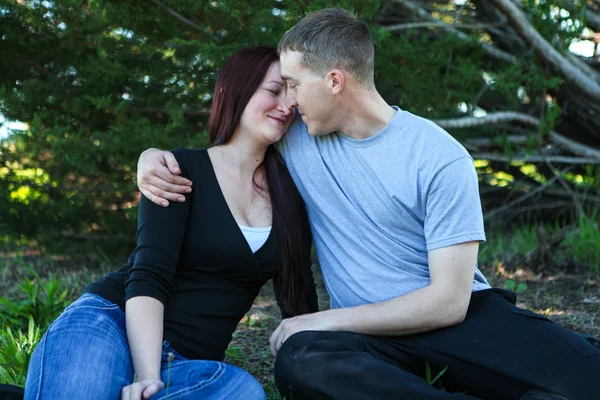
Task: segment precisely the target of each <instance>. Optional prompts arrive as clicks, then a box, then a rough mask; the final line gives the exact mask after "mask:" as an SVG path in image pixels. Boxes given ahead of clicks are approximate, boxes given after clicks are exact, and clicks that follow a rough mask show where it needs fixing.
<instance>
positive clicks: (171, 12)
mask: <svg viewBox="0 0 600 400" xmlns="http://www.w3.org/2000/svg"><path fill="white" fill-rule="evenodd" d="M151 1H152V2H153V3H154V4H155V5H156V6H157V7H159V8H161V9H163V10H164V11H165V12H166V13H167V14H169V15H170V16H172V17H173V18H175V19H176V20H178V21H179V22H180V23H181V24H183V25H185V26H187V27H188V28H192V29H194V30H195V31H198V32H200V33H202V34H203V35H205V36H207V37H208V38H210V39H212V40H215V41H218V40H219V38H218V37H216V36H215V35H212V34H210V33H209V32H207V31H206V29H204V28H202V27H201V26H200V25H198V24H196V23H195V22H193V21H191V20H189V19H187V18H186V17H184V16H183V15H181V14H179V13H178V12H177V11H175V10H173V9H172V8H171V7H169V6H167V5H166V4H163V3H161V2H160V1H159V0H151Z"/></svg>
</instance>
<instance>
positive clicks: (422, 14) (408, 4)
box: [393, 0, 517, 64]
mask: <svg viewBox="0 0 600 400" xmlns="http://www.w3.org/2000/svg"><path fill="white" fill-rule="evenodd" d="M393 1H394V2H395V3H397V4H400V5H401V6H403V7H404V8H407V9H408V10H410V11H411V12H413V13H414V14H416V15H417V16H418V17H419V18H422V19H424V20H427V21H432V22H436V23H441V24H444V28H443V29H444V30H446V31H448V32H452V33H454V34H456V35H457V36H458V37H459V38H461V39H463V40H470V39H471V38H470V37H469V35H467V34H466V33H464V32H461V31H459V30H458V29H456V28H454V27H453V26H452V25H448V24H446V23H444V22H442V21H440V20H438V19H437V18H435V17H433V16H432V15H431V14H430V13H429V12H428V11H426V10H425V9H423V7H421V6H420V5H418V4H417V3H413V2H412V1H410V0H393ZM481 46H482V47H483V49H484V50H485V52H486V53H487V54H488V55H489V56H491V57H493V58H495V59H497V60H502V61H503V62H506V63H509V64H514V63H516V62H517V58H516V57H515V56H514V55H512V54H510V53H507V52H505V51H504V50H501V49H499V48H497V47H496V46H493V45H490V44H488V43H481Z"/></svg>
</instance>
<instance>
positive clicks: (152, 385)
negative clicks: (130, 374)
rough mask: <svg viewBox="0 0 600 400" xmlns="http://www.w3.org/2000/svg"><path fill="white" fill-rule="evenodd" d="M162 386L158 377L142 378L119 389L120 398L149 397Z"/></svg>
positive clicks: (139, 398)
mask: <svg viewBox="0 0 600 400" xmlns="http://www.w3.org/2000/svg"><path fill="white" fill-rule="evenodd" d="M164 388H165V384H164V383H162V381H161V380H160V379H144V380H141V381H138V382H134V383H132V384H131V385H128V386H125V387H124V388H123V389H122V390H121V400H143V399H149V398H150V397H152V396H154V395H155V394H156V393H158V392H159V391H161V390H162V389H164Z"/></svg>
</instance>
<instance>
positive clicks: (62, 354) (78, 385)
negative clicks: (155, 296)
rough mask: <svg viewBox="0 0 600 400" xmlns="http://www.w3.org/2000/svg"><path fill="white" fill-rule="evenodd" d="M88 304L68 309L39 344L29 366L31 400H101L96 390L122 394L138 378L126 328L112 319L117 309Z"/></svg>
mask: <svg viewBox="0 0 600 400" xmlns="http://www.w3.org/2000/svg"><path fill="white" fill-rule="evenodd" d="M83 304H84V306H81V305H82V302H78V303H77V304H75V303H74V307H70V308H67V310H65V312H64V313H63V314H62V315H61V316H60V317H59V318H58V319H57V320H56V321H55V322H54V323H53V324H52V325H51V326H50V328H49V329H48V331H47V332H46V333H45V334H44V337H43V338H42V340H41V341H40V342H39V344H38V346H37V348H36V349H35V351H34V353H33V355H32V357H31V361H30V363H29V369H28V373H27V380H26V390H25V392H26V396H25V398H26V399H34V398H38V397H41V398H59V397H61V395H60V393H63V394H64V393H75V394H77V396H82V397H79V398H95V397H94V396H95V395H94V393H96V392H99V393H101V395H102V397H101V398H106V397H105V396H106V395H107V391H115V392H117V393H119V392H120V388H121V387H122V386H123V385H125V384H127V383H129V382H131V380H132V379H133V366H132V362H131V355H130V353H129V346H128V344H127V338H126V335H125V333H124V327H122V326H121V325H122V324H121V322H120V321H116V319H115V318H114V316H112V315H111V313H114V311H115V310H114V307H112V306H106V307H105V305H103V304H100V303H98V304H96V303H92V302H88V304H87V306H86V305H85V304H86V303H85V302H83ZM94 304H96V305H99V306H100V307H96V306H94ZM102 307H104V308H105V309H102ZM117 311H120V310H117ZM117 317H119V316H117ZM117 319H118V318H117ZM112 389H114V390H112ZM56 390H60V393H58V392H56ZM53 396H54V397H53ZM89 396H92V397H89ZM117 397H118V395H117ZM72 398H75V397H72Z"/></svg>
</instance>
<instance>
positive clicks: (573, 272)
mask: <svg viewBox="0 0 600 400" xmlns="http://www.w3.org/2000/svg"><path fill="white" fill-rule="evenodd" d="M23 267H32V268H34V269H35V270H36V271H37V272H38V273H39V274H40V275H41V276H42V277H47V276H48V275H50V274H56V275H57V276H59V277H60V278H61V279H62V280H63V282H65V283H66V285H67V286H68V287H69V288H71V289H72V290H73V297H76V296H77V295H78V294H79V293H81V291H82V290H83V288H84V287H85V286H86V285H87V284H88V283H89V282H91V281H93V280H95V279H98V278H99V277H101V276H103V275H104V274H105V273H106V272H108V271H109V270H113V269H116V268H118V265H110V264H108V263H99V262H98V261H86V260H85V259H81V260H78V261H74V260H73V259H66V258H63V257H56V256H55V257H42V256H40V255H39V254H36V253H35V252H34V253H32V254H29V255H26V256H19V258H18V259H17V258H15V257H14V255H11V254H7V253H3V254H2V253H0V296H7V297H9V298H17V297H19V290H18V287H17V283H18V282H20V281H22V280H23V277H24V276H27V272H26V268H23ZM481 269H482V271H483V272H484V274H485V276H486V277H487V278H488V280H489V281H490V283H491V284H492V286H494V287H500V288H509V289H512V290H517V291H518V292H520V293H519V294H518V303H517V304H518V306H520V307H523V308H527V309H530V310H532V311H534V312H537V313H541V314H544V315H546V316H548V317H549V318H551V319H552V320H553V321H555V322H556V323H557V324H559V325H561V326H564V327H566V328H568V329H571V330H574V331H576V332H579V333H583V334H589V335H593V336H600V276H598V275H593V274H591V273H589V272H588V271H586V270H584V269H582V268H580V269H577V268H567V272H564V271H565V269H564V268H554V269H553V268H551V267H547V266H544V267H543V268H540V267H536V266H535V264H531V266H530V267H528V268H522V269H516V270H515V269H511V268H510V266H509V265H503V264H502V263H500V264H497V265H495V266H493V267H492V266H490V265H483V266H482V267H481ZM313 271H314V274H315V280H316V283H317V292H318V295H319V307H320V309H321V310H324V309H327V308H329V298H328V296H327V292H326V290H325V287H324V285H323V281H322V278H321V274H320V270H319V267H318V266H316V265H315V266H313ZM561 271H562V272H561ZM279 321H280V312H279V308H278V307H277V304H276V302H275V299H274V295H273V288H272V285H271V283H270V282H269V283H267V285H265V286H264V287H263V289H262V290H261V292H260V294H259V296H258V297H257V299H256V300H255V302H254V305H253V307H252V309H251V310H250V312H248V314H247V315H246V317H244V319H243V320H242V321H241V322H240V323H239V325H238V328H237V331H236V332H235V334H234V338H233V341H232V343H231V345H230V347H229V350H228V353H227V354H228V355H227V358H226V361H227V362H230V363H232V364H235V365H238V366H240V367H243V368H245V369H246V370H248V371H249V372H250V373H252V374H253V375H254V376H256V377H257V378H258V379H259V380H260V381H261V383H262V384H263V385H264V387H265V390H266V392H267V397H268V398H269V399H279V395H278V394H277V391H276V389H275V385H274V382H273V375H272V372H273V356H272V355H271V352H270V349H269V336H270V334H271V333H272V332H273V330H274V329H275V328H276V327H277V325H278V323H279Z"/></svg>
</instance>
